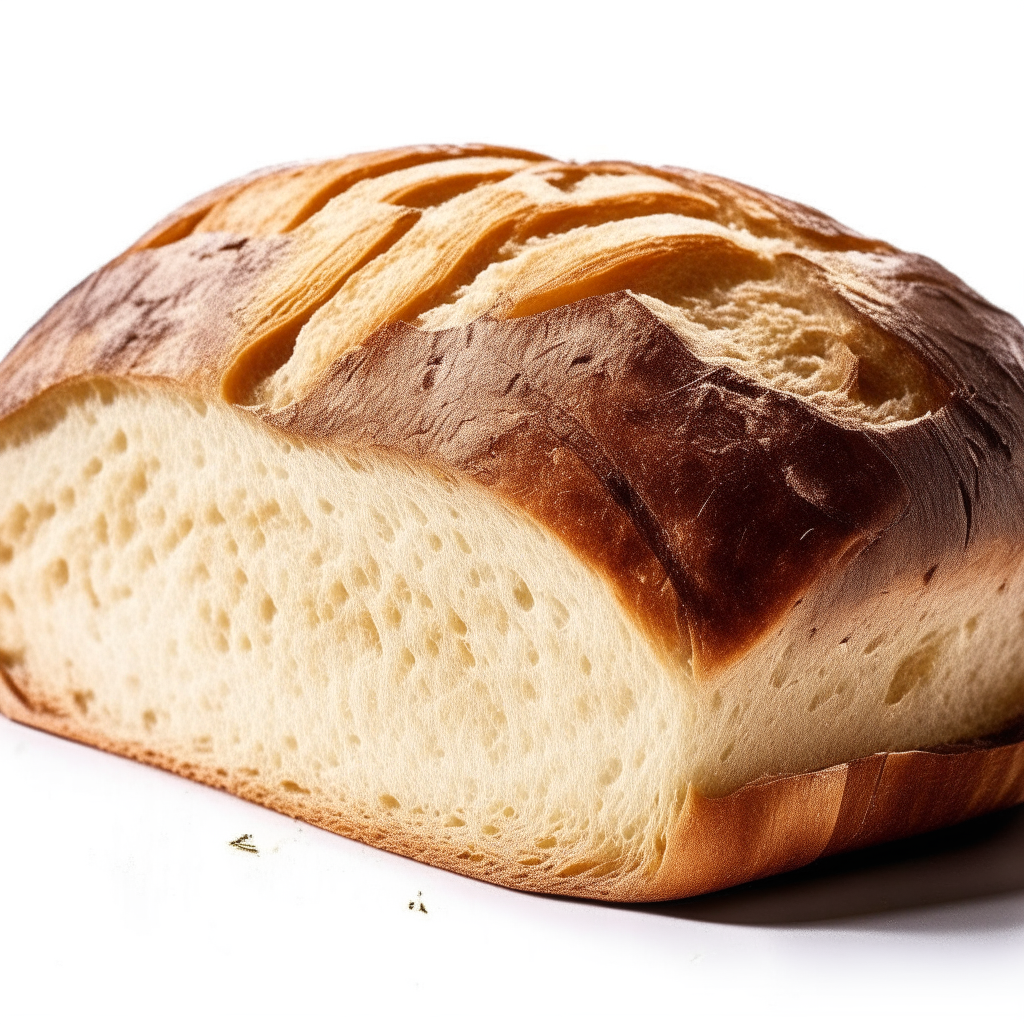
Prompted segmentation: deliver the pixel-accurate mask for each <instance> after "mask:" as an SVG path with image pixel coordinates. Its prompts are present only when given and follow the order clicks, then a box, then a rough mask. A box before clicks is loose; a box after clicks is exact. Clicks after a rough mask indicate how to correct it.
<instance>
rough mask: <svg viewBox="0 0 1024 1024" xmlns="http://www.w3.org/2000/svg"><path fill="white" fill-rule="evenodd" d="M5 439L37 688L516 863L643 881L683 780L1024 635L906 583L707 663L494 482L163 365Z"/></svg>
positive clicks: (609, 881) (815, 734)
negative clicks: (905, 627)
mask: <svg viewBox="0 0 1024 1024" xmlns="http://www.w3.org/2000/svg"><path fill="white" fill-rule="evenodd" d="M0 466H2V467H3V471H4V473H5V475H6V477H7V478H8V479H18V480H19V481H20V487H19V490H18V494H17V496H14V495H7V496H6V497H5V501H4V506H3V507H2V508H0V665H2V667H3V669H4V672H5V678H6V679H7V680H8V681H9V683H10V684H11V686H10V689H11V693H9V694H8V701H10V699H11V698H12V694H13V699H15V700H16V701H18V702H20V703H21V704H22V705H23V710H24V711H26V712H28V715H27V717H28V719H29V720H33V721H36V722H37V723H39V722H40V721H41V720H40V718H39V717H38V716H39V714H40V713H42V714H43V719H42V721H43V722H44V723H48V725H49V727H53V728H55V729H56V731H60V732H64V733H66V734H70V735H80V736H82V737H83V738H89V737H102V741H101V745H106V746H112V747H113V748H114V749H119V750H121V751H123V752H129V753H132V754H133V755H134V756H138V757H141V758H142V759H144V760H150V761H154V762H155V763H159V764H162V765H166V766H170V767H173V768H175V769H176V770H181V771H184V772H185V774H191V775H193V776H196V777H199V778H202V779H203V780H204V781H212V782H214V783H215V784H218V785H223V786H225V787H227V788H230V789H233V790H234V791H236V792H239V793H241V794H242V795H247V796H250V797H253V798H255V799H259V800H261V801H262V802H264V803H269V804H270V805H271V806H278V807H281V808H282V809H284V810H287V811H288V812H289V813H293V814H297V815H299V816H302V817H306V818H308V819H310V820H314V821H316V822H318V823H320V824H324V825H326V826H327V827H330V828H333V829H335V830H337V831H340V832H342V833H344V834H348V835H352V836H355V837H357V838H363V839H368V840H370V841H372V842H376V843H377V844H378V845H385V846H388V847H390V848H392V849H397V850H399V851H400V852H403V853H409V854H411V855H413V856H420V857H425V858H426V859H432V860H434V861H435V862H438V861H440V862H443V863H446V864H447V865H448V866H452V867H455V868H456V869H458V870H464V871H467V872H469V873H473V874H477V875H479V876H482V877H491V878H493V879H494V880H497V881H502V882H504V883H506V884H513V885H519V886H521V887H524V888H534V889H537V888H539V889H549V890H554V891H557V890H558V889H559V888H560V887H566V886H569V887H570V888H572V887H573V886H575V887H576V889H578V888H579V887H580V886H583V890H582V891H587V892H592V893H598V892H600V893H602V894H604V895H608V896H616V895H617V896H618V898H635V897H642V896H643V894H644V893H645V892H649V891H650V890H651V887H656V886H659V885H660V886H664V885H665V884H667V883H666V882H665V878H666V877H670V876H671V877H674V875H672V871H674V870H677V869H674V868H672V867H671V866H670V865H668V864H667V862H666V857H667V856H668V857H670V858H671V857H672V856H677V855H678V851H677V854H672V850H673V848H674V847H673V842H675V843H676V845H678V839H676V840H673V836H676V834H677V832H678V830H679V828H680V827H682V826H681V825H680V822H681V821H683V822H685V821H686V820H689V817H692V814H693V813H694V812H693V810H692V808H693V807H694V806H696V805H694V803H693V800H694V799H696V795H695V794H697V793H699V792H703V793H706V794H711V795H719V794H721V795H724V794H726V793H728V792H730V791H732V790H734V789H735V788H736V787H737V786H742V785H743V784H744V783H746V782H749V781H751V780H752V779H756V778H758V777H759V776H761V775H763V774H764V772H765V771H766V770H769V771H770V770H771V768H772V767H774V768H775V769H776V770H778V767H779V766H781V767H782V768H783V769H784V770H789V771H797V772H798V771H802V770H810V769H814V768H817V767H820V766H821V761H822V758H823V757H825V758H828V756H829V755H828V753H826V751H831V752H833V753H832V756H834V752H835V751H841V752H842V754H843V755H845V756H847V757H854V756H859V755H863V754H866V753H870V752H871V751H872V750H873V749H878V748H879V747H884V746H885V745H893V744H898V743H899V742H900V741H901V739H902V738H903V737H906V736H911V735H922V734H925V733H927V734H929V735H932V736H934V737H936V738H937V739H938V740H940V741H941V740H948V739H952V738H955V731H956V729H958V728H960V727H961V726H962V724H963V722H964V721H965V720H967V719H970V720H971V725H972V726H974V727H976V728H977V727H981V728H984V727H985V725H986V724H988V723H992V722H1001V721H1002V720H1003V718H1005V713H1006V712H1005V708H1006V707H1007V706H1008V705H1009V704H1012V703H1013V701H1014V700H1017V699H1019V697H1020V694H1019V693H1017V691H1016V690H1014V688H1013V687H1014V685H1016V684H1015V683H1014V679H1013V678H1011V676H1012V670H1011V669H1009V668H1008V670H1007V672H1005V673H1004V677H1005V678H1006V679H1007V682H1006V684H1005V685H1004V686H1002V687H1001V688H1000V687H998V686H996V687H993V686H992V685H991V682H988V683H987V684H985V683H983V684H979V686H977V687H975V688H974V690H973V692H967V693H966V694H965V692H964V691H963V690H962V688H961V689H960V690H959V691H958V683H959V674H960V671H961V670H960V667H959V666H961V665H962V664H965V663H966V664H969V663H970V662H971V660H972V658H974V657H976V656H977V655H976V645H977V644H982V645H984V646H985V647H986V648H988V651H989V661H990V663H991V664H993V666H994V669H995V670H998V671H1002V670H1001V669H1000V668H999V665H997V664H995V663H996V662H999V663H1001V662H1002V661H1008V662H1012V661H1013V659H1014V658H1015V657H1016V656H1017V655H1018V654H1019V652H1017V651H1016V648H1014V649H1010V648H1009V647H1007V646H1006V645H1005V643H1003V645H1002V647H1000V646H999V644H1000V640H999V638H1000V637H1005V631H1004V624H1003V623H1002V621H1001V617H1000V616H999V615H998V614H992V613H989V614H988V615H987V616H984V617H980V616H978V615H973V616H971V617H969V618H967V619H966V621H964V622H963V623H960V622H959V621H958V620H957V617H958V616H962V615H963V608H964V607H965V602H966V601H972V600H976V596H975V595H973V594H971V593H970V589H969V588H968V590H967V591H964V590H963V589H962V588H961V590H960V591H959V592H956V593H953V594H952V595H949V594H947V596H946V598H945V599H944V600H942V601H938V602H936V601H935V600H933V599H932V596H931V595H928V596H926V597H924V599H923V600H922V596H921V595H923V594H924V588H921V594H917V593H914V594H908V595H904V596H905V604H906V605H907V607H908V608H910V607H913V608H914V609H915V610H916V609H917V608H921V609H924V614H922V615H920V623H919V625H920V628H919V629H918V630H916V632H913V631H912V632H906V631H905V632H904V633H903V634H902V635H900V636H895V635H894V636H893V637H889V636H887V635H886V634H885V631H884V630H882V631H880V632H877V635H876V633H872V635H871V636H870V637H869V636H868V635H867V634H868V632H870V631H871V630H872V628H873V627H872V623H873V622H877V621H878V617H884V616H886V615H891V614H892V605H891V604H888V605H886V604H884V603H883V604H881V605H879V606H878V607H875V608H870V607H868V608H865V609H863V610H862V611H863V619H862V621H859V622H856V623H854V625H853V626H852V628H851V630H850V632H851V636H847V637H845V638H843V639H842V641H841V642H840V641H838V639H837V638H836V637H833V636H831V633H830V632H828V631H826V632H825V633H823V634H822V637H821V638H820V640H819V641H818V644H819V648H818V649H817V653H813V652H811V653H809V652H808V651H807V650H805V649H803V648H801V646H800V645H799V641H798V640H796V637H797V636H798V635H799V634H800V633H801V632H803V631H804V630H805V627H806V624H805V623H803V622H802V621H800V620H799V619H798V620H797V621H796V622H795V623H793V624H791V630H790V633H789V634H788V639H789V644H788V646H784V645H781V644H779V645H772V646H770V647H769V648H763V647H762V648H760V649H758V651H756V652H755V653H754V654H753V655H752V656H751V658H748V659H744V660H743V661H742V662H740V663H739V664H738V665H737V666H735V667H734V669H733V670H731V671H730V672H728V673H725V674H724V675H721V676H719V677H718V678H717V679H716V681H715V685H714V686H713V687H709V686H708V685H707V684H706V682H705V683H701V684H700V685H695V681H694V680H693V679H692V678H691V677H690V676H689V675H688V674H687V673H686V672H685V671H684V670H683V668H682V667H681V666H680V664H679V663H678V661H676V660H674V659H668V660H661V659H659V657H657V656H656V655H655V654H654V653H653V649H652V647H651V645H650V644H649V642H648V640H647V638H646V637H645V636H644V635H643V634H642V632H640V631H639V630H638V627H637V626H636V624H635V623H634V622H633V621H632V620H631V618H630V616H629V615H628V614H627V613H626V612H625V611H624V610H623V608H622V606H621V604H620V603H619V601H618V600H617V599H616V596H615V594H614V591H613V590H612V588H610V587H609V586H608V584H607V583H606V581H605V580H604V579H603V578H602V577H601V576H600V575H599V574H597V573H596V572H595V571H594V570H592V569H589V568H587V567H586V565H585V564H583V563H581V562H580V561H579V560H578V559H576V558H575V557H574V556H573V555H572V553H571V552H570V551H569V550H568V549H567V548H565V547H564V546H563V545H562V544H561V542H559V541H558V539H557V538H555V537H554V536H553V535H551V534H549V533H548V532H547V531H546V530H545V529H544V528H543V527H541V526H540V525H538V524H537V523H536V522H535V521H533V520H531V519H530V518H528V517H526V516H524V515H522V514H519V513H516V512H514V511H511V510H510V509H508V508H507V507H505V506H503V505H502V504H501V503H500V502H498V501H497V500H495V498H494V497H493V496H492V495H491V494H489V493H488V492H487V490H486V489H484V488H481V487H479V486H477V485H473V484H467V483H464V482H459V481H457V480H456V479H454V478H451V477H448V476H446V475H444V474H439V473H438V472H436V471H434V470H428V469H424V468H422V467H419V468H415V467H412V466H410V465H409V464H408V463H407V462H405V461H404V460H401V459H397V458H394V457H384V456H382V455H380V454H379V453H374V452H372V451H369V450H364V451H356V450H350V451H344V450H334V449H331V448H329V447H324V446H321V445H314V444H311V443H309V442H304V441H302V440H300V439H297V438H296V437H294V436H288V435H286V434H284V433H282V432H281V431H279V430H277V429H275V428H273V427H270V426H268V425H266V424H265V423H263V422H262V421H260V420H258V419H256V418H254V417H253V416H252V415H251V414H249V413H245V412H239V411H236V410H233V409H230V408H229V407H226V406H223V405H220V404H218V403H209V402H206V401H205V400H202V399H198V398H188V397H186V396H183V395H181V394H177V393H175V392H173V391H171V390H169V389H167V388H166V387H165V386H161V385H147V386H145V387H142V386H138V385H132V384H127V383H112V382H110V381H103V380H96V381H92V382H82V383H78V384H71V385H66V386H65V387H63V388H61V389H58V390H57V391H55V392H51V393H49V394H48V395H46V396H43V397H42V398H41V399H39V400H37V401H36V402H35V403H33V404H32V405H30V406H29V407H28V408H26V409H25V410H23V411H22V412H21V413H19V414H17V415H15V416H14V417H12V418H10V419H9V420H8V421H7V423H6V424H5V427H4V432H3V437H2V441H0ZM1019 589H1020V582H1019V581H1018V580H1014V581H1013V591H1014V593H1016V591H1017V590H1019ZM1011 600H1012V595H1008V602H1007V607H1009V605H1010V603H1011ZM915 602H916V603H915ZM947 620H949V621H947ZM837 643H838V644H839V646H838V650H839V652H840V653H841V654H842V655H844V656H846V657H845V658H837V656H836V654H835V652H834V651H829V650H827V647H828V646H829V645H835V644H837ZM804 646H806V645H804ZM854 648H856V650H854ZM766 659H767V660H766ZM815 665H819V666H820V670H819V671H817V672H816V673H815V671H813V667H814V666H815ZM808 667H810V668H811V669H812V670H811V671H808ZM764 676H770V685H769V686H768V687H767V688H765V687H760V688H759V685H754V686H752V685H751V684H752V683H755V684H756V683H757V682H758V680H760V679H761V678H762V677H764ZM940 689H941V690H943V691H944V692H946V694H947V696H945V697H943V698H940V699H939V700H938V701H936V696H937V692H936V691H938V690H940ZM1019 689H1020V687H1019V685H1018V686H1017V690H1019ZM922 697H927V698H928V699H927V700H922V699H921V698H922ZM965 698H967V699H966V702H965ZM965 703H966V705H967V706H966V707H965ZM33 714H35V715H36V717H35V718H33ZM823 716H824V718H823ZM972 716H973V717H972ZM826 718H827V719H828V723H829V724H826V723H825V719H826ZM794 720H801V721H804V722H806V727H805V728H802V729H800V730H797V733H796V734H794V732H793V729H792V722H793V721H794ZM844 730H846V733H845V735H844ZM951 730H952V731H951ZM787 736H788V737H789V738H788V739H786V737H787ZM780 744H785V745H786V747H787V749H786V751H785V752H784V753H782V752H781V751H780V749H779V745H780ZM688 816H689V817H688ZM691 853H692V851H691ZM690 855H691V854H687V856H690ZM684 859H685V857H684ZM666 871H668V872H669V875H668V876H666V874H665V872H666ZM673 884H676V883H673ZM678 884H679V885H680V886H684V887H685V885H688V884H690V883H689V882H687V881H685V880H684V881H681V882H679V883H678ZM573 891H575V889H574V890H573Z"/></svg>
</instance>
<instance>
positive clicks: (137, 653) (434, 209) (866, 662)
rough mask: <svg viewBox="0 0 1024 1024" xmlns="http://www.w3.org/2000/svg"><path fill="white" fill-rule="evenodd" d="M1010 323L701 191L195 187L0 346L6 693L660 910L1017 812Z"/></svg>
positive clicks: (1020, 526)
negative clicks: (984, 816) (203, 191)
mask: <svg viewBox="0 0 1024 1024" xmlns="http://www.w3.org/2000/svg"><path fill="white" fill-rule="evenodd" d="M1022 438H1024V330H1022V327H1021V325H1020V324H1019V323H1018V322H1017V321H1016V320H1014V319H1013V318H1012V317H1011V316H1009V315H1008V314H1006V313H1003V312H1001V311H999V310H998V309H995V308H993V307H992V306H991V305H989V304H988V303H987V302H985V301H984V300H983V299H982V298H981V297H980V296H978V295H977V294H976V293H974V292H973V291H971V290H970V289H969V288H967V287H966V286H965V285H964V284H963V283H962V282H960V281H959V280H958V279H957V278H955V277H954V276H952V275H951V274H949V273H948V272H946V271H945V270H943V269H942V268H941V267H940V266H938V265H936V264H935V263H934V262H931V261H930V260H928V259H925V258H924V257H921V256H915V255H908V254H907V253H904V252H900V251H897V250H896V249H894V248H893V247H891V246H889V245H886V244H885V243H883V242H879V241H875V240H872V239H868V238H864V237H862V236H860V235H858V234H856V233H855V232H853V231H850V230H848V229H846V228H844V227H842V226H840V225H839V224H837V223H836V222H834V221H832V220H830V219H829V218H827V217H825V216H823V215H822V214H819V213H817V212H815V211H813V210H810V209H807V208H805V207H802V206H798V205H796V204H793V203H790V202H787V201H784V200H781V199H778V198H776V197H774V196H771V195H767V194H765V193H762V192H759V191H757V190H755V189H752V188H748V187H746V186H742V185H738V184H735V183H733V182H730V181H726V180H723V179H720V178H715V177H712V176H709V175H704V174H697V173H694V172H690V171H684V170H677V169H673V168H657V169H656V168H650V167H641V166H637V165H634V164H628V163H594V164H583V165H578V164H571V163H570V164H566V163H559V162H556V161H553V160H550V159H548V158H546V157H542V156H539V155H537V154H534V153H527V152H521V151H517V150H509V149H501V148H495V147H485V146H468V147H459V148H455V147H438V148H432V147H417V148H410V149H402V150H392V151H389V152H382V153H372V154H368V155H361V156H355V157H350V158H347V159H343V160H337V161H332V162H328V163H320V164H314V165H303V166H294V167H287V168H284V169H275V170H273V171H269V172H264V173H262V174H257V175H254V176H252V177H250V178H248V179H245V180H243V181H239V182H236V183H233V184H230V185H227V186H225V187H223V188H221V189H219V190H217V191H215V192H212V193H209V194H208V195H206V196H203V197H201V198H200V199H197V200H195V201H194V202H192V203H190V204H189V205H188V206H186V207H184V208H183V209H181V210H179V211H178V212H177V213H175V214H173V215H172V216H170V217H169V218H167V220H165V221H163V222H162V223H161V224H159V225H158V226H157V227H156V228H154V229H153V230H152V231H150V232H149V233H148V234H147V235H145V236H144V237H143V238H142V239H141V240H140V241H139V242H138V243H137V244H136V245H134V246H133V247H132V248H131V249H129V250H128V251H127V252H126V253H124V254H122V255H121V256H119V257H118V258H117V259H115V260H113V261H112V262H111V263H109V264H108V265H107V266H105V267H103V268H102V269H101V270H99V271H97V272H96V273H95V274H93V275H92V276H91V277H90V278H88V279H87V280H86V281H84V282H83V283H82V284H81V285H80V286H79V287H77V288H76V289H75V290H74V291H72V292H71V293H70V294H69V295H67V296H66V297H65V298H64V299H62V300H61V301H60V302H58V303H57V305H56V306H54V308H53V309H52V310H51V311H50V312H49V313H47V314H46V316H45V317H44V318H43V319H42V320H41V321H40V323H39V324H38V325H37V326H36V327H34V328H33V329H32V330H31V331H30V332H29V333H28V334H27V335H26V336H25V337H24V338H23V339H22V340H21V342H20V343H19V344H18V345H17V347H16V348H15V349H14V350H13V351H12V352H11V354H10V355H9V356H8V357H7V359H6V360H5V361H4V362H3V364H2V365H0V480H2V481H3V487H2V489H0V710H2V711H3V712H4V713H5V714H6V715H8V716H10V717H11V718H13V719H16V720H18V721H20V722H24V723H27V724H29V725H32V726H37V727H39V728H42V729H46V730H49V731H50V732H54V733H57V734H59V735H62V736H66V737H70V738H72V739H76V740H79V741H82V742H84V743H89V744H94V745H96V746H97V747H101V748H104V749H106V750H110V751H115V752H117V753H120V754H124V755H127V756H129V757H133V758H136V759H138V760H140V761H144V762H148V763H149V764H154V765H159V766H161V767H164V768H168V769H170V770H172V771H175V772H179V773H181V774H182V775H185V776H188V777H190V778H193V779H197V780H199V781H202V782H205V783H209V784H211V785H214V786H218V787H221V788H223V789H226V790H228V791H230V792H232V793H235V794H238V795H239V796H241V797H244V798H246V799H249V800H254V801H256V802H258V803H261V804H264V805H266V806H268V807H272V808H276V809H278V810H280V811H283V812H285V813H287V814H291V815H294V816H296V817H299V818H302V819H304V820H306V821H309V822H312V823H314V824H316V825H319V826H321V827H323V828H327V829H331V830H334V831H336V832H339V833H341V834H343V835H346V836H351V837H354V838H356V839H359V840H362V841H364V842H367V843H371V844H373V845H375V846H379V847H382V848H384V849H387V850H392V851H396V852H398V853H401V854H405V855H408V856H410V857H415V858H417V859H419V860H422V861H426V862H427V863H430V864H435V865H439V866H442V867H445V868H450V869H452V870H455V871H459V872H462V873H464V874H468V875H473V876H476V877H478V878H482V879H487V880H489V881H493V882H497V883H500V884H503V885H508V886H513V887H516V888H521V889H529V890H538V891H542V892H555V893H566V894H573V895H581V896H589V897H598V898H603V899H612V900H658V899H668V898H675V897H681V896H686V895H690V894H694V893H699V892H703V891H707V890H709V889H714V888H719V887H723V886H727V885H731V884H735V883H738V882H741V881H745V880H748V879H752V878H756V877H759V876H762V875H766V874H769V873H771V872H776V871H783V870H786V869H789V868H793V867H797V866H799V865H802V864H805V863H807V862H809V861H811V860H813V859H814V858H816V857H819V856H821V855H823V854H828V853H833V852H837V851H840V850H847V849H851V848H854V847H858V846H863V845H866V844H869V843H874V842H878V841H881V840H885V839H889V838H894V837H897V836H904V835H907V834H910V833H913V832H917V831H921V830H925V829H931V828H936V827H939V826H942V825H946V824H951V823H953V822H956V821H959V820H962V819H964V818H967V817H969V816H971V815H974V814H978V813H981V812H984V811H987V810H991V809H995V808H999V807H1004V806H1008V805H1010V804H1012V803H1015V802H1018V801H1020V800H1024V743H1022V742H1020V739H1021V734H1020V733H1019V729H1020V724H1021V721H1022V717H1024V622H1022V619H1024V559H1022V551H1024V454H1022V453H1024V448H1022Z"/></svg>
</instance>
